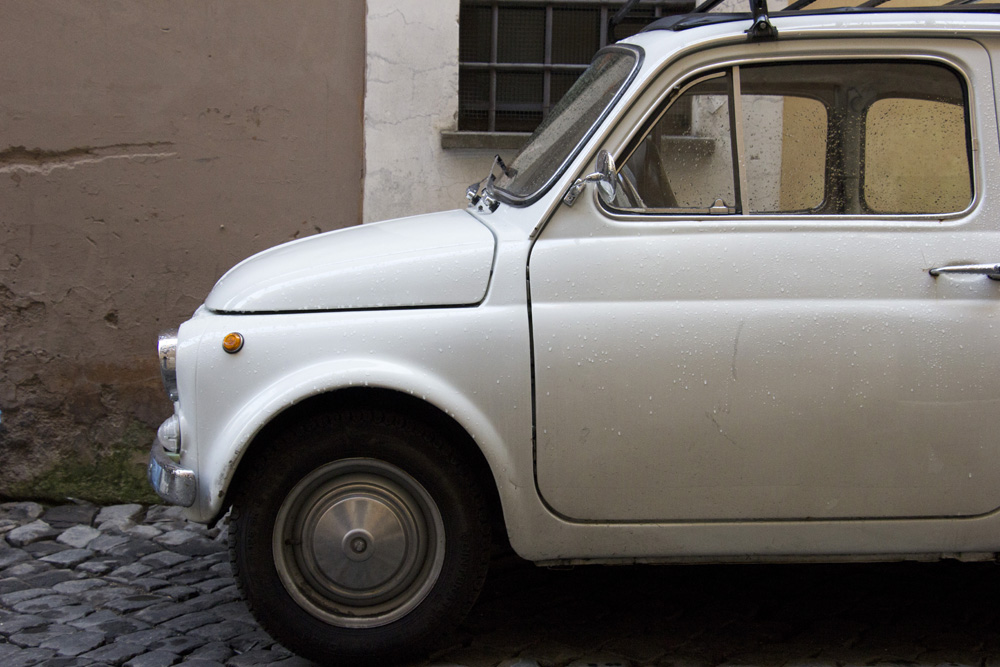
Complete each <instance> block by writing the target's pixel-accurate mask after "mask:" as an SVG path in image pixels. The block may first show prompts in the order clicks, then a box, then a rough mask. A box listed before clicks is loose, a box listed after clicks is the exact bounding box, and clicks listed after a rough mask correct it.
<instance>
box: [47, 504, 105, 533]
mask: <svg viewBox="0 0 1000 667" xmlns="http://www.w3.org/2000/svg"><path fill="white" fill-rule="evenodd" d="M98 509H99V508H98V507H97V506H96V505H91V504H89V503H81V504H72V505H57V506H55V507H50V508H49V509H47V510H45V514H43V515H42V518H43V519H44V520H45V521H46V522H47V523H48V524H50V525H51V526H52V527H53V528H69V527H71V526H75V525H77V524H84V525H88V526H89V525H90V524H91V523H93V521H94V517H95V516H97V511H98Z"/></svg>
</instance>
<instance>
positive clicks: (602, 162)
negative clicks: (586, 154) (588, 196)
mask: <svg viewBox="0 0 1000 667" xmlns="http://www.w3.org/2000/svg"><path fill="white" fill-rule="evenodd" d="M596 167H597V171H595V172H594V173H592V174H587V175H586V176H584V177H583V178H578V179H576V181H574V182H573V185H571V186H569V190H567V191H566V195H565V196H564V197H563V201H564V202H566V205H567V206H572V205H573V204H575V203H576V199H577V197H579V196H580V193H581V192H583V189H584V188H585V187H586V185H587V183H597V187H598V189H599V190H600V191H601V198H602V199H604V201H611V200H612V199H614V198H615V193H616V192H617V191H618V170H617V169H616V168H615V159H614V158H613V157H611V153H609V152H607V151H606V150H601V152H600V153H598V154H597V165H596Z"/></svg>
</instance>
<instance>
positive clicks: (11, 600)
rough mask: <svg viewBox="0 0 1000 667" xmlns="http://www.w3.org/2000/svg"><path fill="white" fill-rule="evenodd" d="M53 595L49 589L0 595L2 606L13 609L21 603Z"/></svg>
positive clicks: (25, 590) (33, 589)
mask: <svg viewBox="0 0 1000 667" xmlns="http://www.w3.org/2000/svg"><path fill="white" fill-rule="evenodd" d="M51 594H52V591H51V590H49V589H48V588H27V589H23V590H20V591H14V592H13V593H5V594H3V595H0V605H3V606H4V607H13V606H14V605H15V604H17V603H19V602H24V601H25V600H31V599H34V598H40V597H45V596H46V595H51Z"/></svg>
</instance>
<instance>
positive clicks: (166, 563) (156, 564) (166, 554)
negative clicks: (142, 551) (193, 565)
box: [139, 549, 191, 569]
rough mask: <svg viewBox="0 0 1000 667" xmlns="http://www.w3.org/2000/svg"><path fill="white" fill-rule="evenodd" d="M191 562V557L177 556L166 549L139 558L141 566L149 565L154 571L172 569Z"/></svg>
mask: <svg viewBox="0 0 1000 667" xmlns="http://www.w3.org/2000/svg"><path fill="white" fill-rule="evenodd" d="M189 560H191V556H185V555H184V554H179V553H176V552H173V551H169V550H166V549H161V550H160V551H157V552H155V553H151V554H147V555H145V556H142V557H141V558H139V562H140V563H142V564H143V565H149V566H150V567H153V568H155V569H163V568H168V567H173V566H174V565H177V564H179V563H184V562H187V561H189Z"/></svg>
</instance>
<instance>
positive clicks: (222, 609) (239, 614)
mask: <svg viewBox="0 0 1000 667" xmlns="http://www.w3.org/2000/svg"><path fill="white" fill-rule="evenodd" d="M213 611H214V612H215V613H216V614H218V615H219V616H221V617H222V618H225V619H228V620H231V621H246V622H247V623H254V624H256V623H257V621H256V620H255V619H254V617H253V614H251V613H250V610H249V609H247V605H246V602H244V601H243V600H235V601H233V602H227V603H226V604H223V605H219V606H218V607H213Z"/></svg>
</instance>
